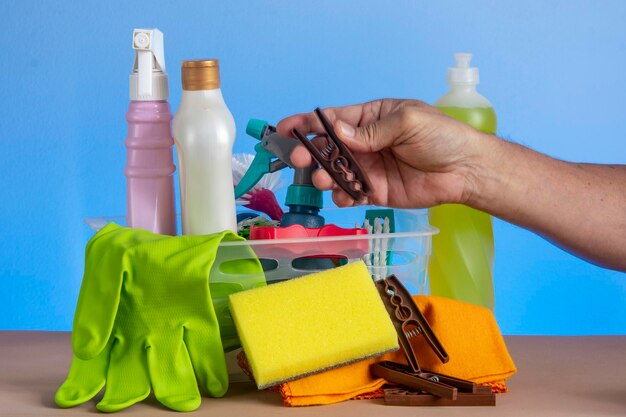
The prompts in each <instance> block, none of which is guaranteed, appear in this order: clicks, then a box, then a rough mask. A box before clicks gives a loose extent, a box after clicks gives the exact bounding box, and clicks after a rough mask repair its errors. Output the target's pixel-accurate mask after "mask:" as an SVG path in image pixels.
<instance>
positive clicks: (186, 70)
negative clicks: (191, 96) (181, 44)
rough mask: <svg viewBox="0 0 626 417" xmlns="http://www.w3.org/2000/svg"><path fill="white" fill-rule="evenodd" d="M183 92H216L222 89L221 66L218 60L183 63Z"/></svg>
mask: <svg viewBox="0 0 626 417" xmlns="http://www.w3.org/2000/svg"><path fill="white" fill-rule="evenodd" d="M182 80H183V90H188V91H195V90H215V89H216V88H220V64H219V61H218V60H217V59H202V60H194V61H183V63H182Z"/></svg>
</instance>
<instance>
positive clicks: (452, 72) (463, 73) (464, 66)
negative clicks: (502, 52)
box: [448, 53, 480, 85]
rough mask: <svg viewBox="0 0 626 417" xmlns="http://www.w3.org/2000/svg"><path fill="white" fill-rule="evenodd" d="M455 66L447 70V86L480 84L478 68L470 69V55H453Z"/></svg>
mask: <svg viewBox="0 0 626 417" xmlns="http://www.w3.org/2000/svg"><path fill="white" fill-rule="evenodd" d="M454 59H455V60H456V66H455V67H452V68H448V84H473V85H476V84H478V83H479V82H480V78H479V77H478V68H476V67H470V62H471V60H472V54H468V53H456V54H454Z"/></svg>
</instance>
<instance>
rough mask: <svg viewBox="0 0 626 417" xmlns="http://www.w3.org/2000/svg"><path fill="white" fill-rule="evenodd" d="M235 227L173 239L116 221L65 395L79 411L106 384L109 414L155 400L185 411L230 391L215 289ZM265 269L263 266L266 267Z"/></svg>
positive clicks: (95, 265)
mask: <svg viewBox="0 0 626 417" xmlns="http://www.w3.org/2000/svg"><path fill="white" fill-rule="evenodd" d="M222 239H225V240H238V238H237V237H236V236H234V235H233V234H232V233H222V234H214V235H208V236H183V237H171V236H161V235H156V234H153V233H150V232H147V231H144V230H139V229H129V228H123V227H120V226H117V225H115V224H113V223H110V224H109V225H107V226H106V227H105V228H103V229H102V230H101V231H100V232H98V234H96V235H95V236H94V237H93V238H92V239H91V240H90V242H89V243H88V245H87V250H86V259H85V275H84V278H83V283H82V286H81V292H80V295H79V300H78V305H77V308H76V316H75V319H74V328H73V331H72V348H73V351H74V358H73V361H72V365H71V368H70V371H69V374H68V377H67V380H66V381H65V382H64V383H63V385H62V386H61V387H60V388H59V390H58V392H57V394H56V397H55V401H56V402H57V404H58V405H59V406H60V407H63V408H66V407H72V406H75V405H78V404H81V403H84V402H86V401H88V400H90V399H91V398H92V397H93V396H95V395H96V394H97V393H98V392H99V391H100V389H101V388H102V387H103V386H104V385H105V383H106V391H105V394H104V398H103V399H102V401H100V402H99V403H98V405H97V408H98V409H99V410H101V411H106V412H111V411H118V410H121V409H124V408H127V407H129V406H131V405H133V404H134V403H136V402H139V401H142V400H143V399H144V398H146V397H147V396H148V395H149V394H150V391H151V390H154V394H155V396H156V398H157V400H158V401H159V402H161V403H162V404H163V405H165V406H166V407H168V408H171V409H173V410H177V411H191V410H194V409H196V408H197V407H198V406H199V405H200V401H201V399H200V392H199V390H198V385H199V386H200V388H201V389H202V390H203V391H204V392H205V393H207V394H209V395H211V396H214V397H220V396H222V395H224V393H225V392H226V390H227V388H228V371H227V369H226V362H225V358H224V352H223V348H222V342H221V340H220V331H219V328H218V321H217V318H216V314H215V311H214V309H213V305H212V299H211V294H210V291H209V282H208V279H209V271H210V270H211V268H212V265H213V261H214V259H215V253H216V251H217V247H218V244H219V243H220V242H221V241H222ZM258 269H259V271H260V267H259V268H258Z"/></svg>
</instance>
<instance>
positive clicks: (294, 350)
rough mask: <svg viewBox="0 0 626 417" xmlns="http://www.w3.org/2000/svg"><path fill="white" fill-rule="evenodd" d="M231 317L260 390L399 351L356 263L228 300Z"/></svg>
mask: <svg viewBox="0 0 626 417" xmlns="http://www.w3.org/2000/svg"><path fill="white" fill-rule="evenodd" d="M230 311H231V313H232V316H233V319H234V322H235V325H236V327H237V332H238V333H239V339H240V340H241V344H242V346H243V349H244V351H245V353H246V356H247V357H248V362H249V364H250V369H251V370H252V374H253V375H254V379H255V381H256V384H257V386H258V387H259V389H263V388H266V387H269V386H272V385H276V384H278V383H281V382H285V381H290V380H293V379H298V378H300V377H303V376H305V375H308V374H311V373H316V372H321V371H324V370H326V369H329V368H334V367H336V366H340V365H344V364H347V363H350V362H355V361H358V360H361V359H365V358H368V357H372V356H378V355H381V354H383V353H386V352H390V351H393V350H396V349H398V336H397V334H396V331H395V328H394V327H393V324H392V323H391V319H390V318H389V315H388V313H387V311H386V310H385V306H384V305H383V303H382V300H381V299H380V296H379V295H378V291H377V290H376V287H375V285H374V283H373V282H372V279H371V277H370V274H369V272H368V271H367V267H366V266H365V264H364V263H363V262H360V261H359V262H354V263H351V264H348V265H345V266H342V267H339V268H335V269H330V270H327V271H323V272H319V273H315V274H311V275H307V276H304V277H301V278H296V279H292V280H290V281H285V282H282V283H279V284H273V285H269V286H267V287H262V288H255V289H252V290H248V291H243V292H238V293H235V294H232V295H231V296H230Z"/></svg>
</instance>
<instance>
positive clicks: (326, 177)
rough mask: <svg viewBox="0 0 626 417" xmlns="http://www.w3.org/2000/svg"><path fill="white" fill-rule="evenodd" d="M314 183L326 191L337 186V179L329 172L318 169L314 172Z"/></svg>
mask: <svg viewBox="0 0 626 417" xmlns="http://www.w3.org/2000/svg"><path fill="white" fill-rule="evenodd" d="M313 185H315V187H316V188H318V189H320V190H322V191H326V190H330V189H332V188H333V186H335V181H334V180H333V179H332V177H331V176H330V174H328V172H326V171H324V170H323V169H318V170H316V171H315V172H314V173H313Z"/></svg>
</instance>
